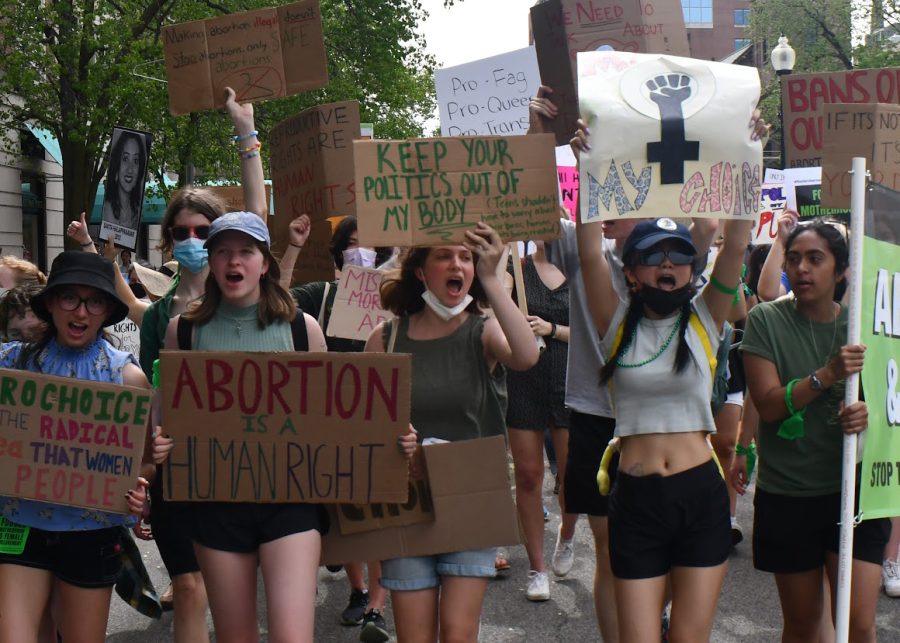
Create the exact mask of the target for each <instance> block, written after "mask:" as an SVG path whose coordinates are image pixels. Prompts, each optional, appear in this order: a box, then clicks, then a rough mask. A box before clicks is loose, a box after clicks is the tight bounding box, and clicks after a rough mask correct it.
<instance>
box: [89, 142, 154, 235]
mask: <svg viewBox="0 0 900 643" xmlns="http://www.w3.org/2000/svg"><path fill="white" fill-rule="evenodd" d="M151 139H152V135H151V134H149V133H147V132H137V131H134V130H128V129H124V128H121V127H115V128H113V132H112V139H111V143H110V152H109V166H108V169H107V171H106V187H105V194H104V197H103V222H102V224H101V225H100V238H101V239H111V240H112V241H113V242H114V243H115V244H116V245H119V246H122V247H125V248H130V249H132V250H134V248H135V245H136V243H137V233H138V226H140V223H141V208H142V206H143V204H144V184H145V181H146V176H147V160H148V158H149V156H150V142H151Z"/></svg>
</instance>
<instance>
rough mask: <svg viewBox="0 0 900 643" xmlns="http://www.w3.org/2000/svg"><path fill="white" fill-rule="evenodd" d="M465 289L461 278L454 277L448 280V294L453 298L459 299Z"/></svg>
mask: <svg viewBox="0 0 900 643" xmlns="http://www.w3.org/2000/svg"><path fill="white" fill-rule="evenodd" d="M462 289H463V280H462V279H461V278H459V277H452V278H450V279H448V280H447V292H448V293H449V294H450V295H452V296H453V297H458V296H459V295H461V294H462Z"/></svg>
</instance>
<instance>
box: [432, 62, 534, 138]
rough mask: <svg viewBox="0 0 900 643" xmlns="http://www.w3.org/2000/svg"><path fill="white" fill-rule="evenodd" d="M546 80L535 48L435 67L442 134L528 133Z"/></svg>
mask: <svg viewBox="0 0 900 643" xmlns="http://www.w3.org/2000/svg"><path fill="white" fill-rule="evenodd" d="M540 85H541V74H540V72H539V71H538V65H537V56H535V53H534V47H525V48H524V49H517V50H516V51H510V52H509V53H505V54H500V55H499V56H491V57H490V58H484V59H482V60H476V61H474V62H470V63H466V64H465V65H457V66H456V67H445V68H444V69H438V70H437V71H435V72H434V88H435V93H436V94H437V100H438V110H439V111H440V114H441V135H443V136H477V135H479V134H482V135H492V134H499V135H504V134H525V133H526V132H527V131H528V102H529V101H530V100H531V97H532V96H534V95H535V94H536V93H537V90H538V87H540Z"/></svg>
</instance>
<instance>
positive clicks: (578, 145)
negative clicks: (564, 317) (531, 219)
mask: <svg viewBox="0 0 900 643" xmlns="http://www.w3.org/2000/svg"><path fill="white" fill-rule="evenodd" d="M587 145H588V135H587V130H586V128H584V126H583V125H581V127H580V129H579V131H578V132H577V133H576V136H575V138H573V139H572V147H573V149H574V150H575V152H576V155H577V154H578V153H579V152H580V151H581V150H583V149H586V146H587ZM576 220H577V221H579V223H578V232H577V234H578V250H579V255H580V259H581V267H582V273H583V275H584V282H585V287H586V289H587V291H588V293H590V295H591V296H590V297H589V303H590V307H591V315H592V317H593V319H594V323H595V325H596V327H597V331H598V332H599V334H600V336H601V338H602V339H601V350H602V351H603V353H604V357H605V359H606V364H605V366H604V367H603V368H602V369H601V372H600V374H599V376H600V378H601V381H604V382H610V383H611V384H612V386H611V395H612V399H613V402H614V405H615V409H616V436H617V437H618V438H619V470H618V474H617V478H616V482H615V485H614V486H613V489H612V492H611V495H610V501H609V502H610V513H609V540H610V544H609V551H610V561H611V566H612V572H613V576H614V585H615V593H616V604H617V612H618V623H619V641H620V643H631V642H634V643H637V642H643V641H651V640H654V639H659V628H660V615H661V614H662V611H663V606H664V604H665V597H666V586H667V579H668V578H669V577H671V588H672V594H671V596H672V613H671V624H670V631H669V632H670V636H671V639H672V640H673V641H708V640H709V636H710V632H711V630H712V623H713V619H714V617H715V612H716V604H717V601H718V597H719V593H720V590H721V587H722V583H723V581H724V579H725V572H726V567H727V560H728V555H729V553H730V551H731V525H730V520H729V515H730V512H729V503H728V492H727V489H726V487H725V481H724V480H723V478H722V475H721V473H720V471H719V469H718V467H717V465H716V463H715V462H714V461H713V459H712V449H711V447H710V445H709V442H708V440H707V436H708V435H710V434H712V433H715V422H714V421H713V416H712V410H711V408H710V396H711V388H712V382H713V375H714V373H713V372H712V370H711V368H710V366H711V364H710V361H709V359H708V357H707V351H706V350H705V348H704V345H703V341H704V339H703V335H705V336H706V341H708V343H709V344H710V350H711V354H712V355H715V353H716V350H717V348H718V345H719V342H720V339H721V332H722V325H723V323H724V321H725V320H726V318H727V316H728V314H729V312H730V310H731V307H732V304H733V301H734V295H735V293H736V292H737V285H738V281H739V278H740V271H741V263H742V260H743V253H744V249H745V248H746V245H747V240H748V238H749V233H750V226H751V225H752V221H733V220H730V221H727V222H726V223H725V225H724V228H725V240H724V243H723V244H722V247H721V249H720V251H719V254H718V256H717V258H716V263H715V267H714V268H713V272H712V279H711V282H712V285H713V287H707V288H705V289H704V290H703V292H702V293H701V294H699V295H698V294H697V293H696V291H695V288H694V278H695V275H694V267H693V264H694V259H695V256H696V249H695V246H694V244H693V241H692V240H691V235H690V233H689V232H688V230H687V228H686V227H685V226H683V225H681V224H678V223H675V222H674V221H672V220H671V219H656V220H647V221H642V222H641V223H638V224H637V225H636V226H635V227H634V229H633V230H632V232H631V234H630V235H629V236H628V238H627V239H626V241H625V246H624V248H623V263H624V274H625V278H626V280H627V282H628V285H629V290H630V293H629V294H630V296H629V297H628V298H627V299H626V300H620V299H619V296H618V295H617V294H616V290H615V288H614V287H613V281H612V275H611V272H610V266H609V263H608V262H607V260H606V257H605V255H604V254H603V253H602V252H601V250H600V249H601V243H600V239H601V235H602V229H601V226H600V225H595V224H582V223H580V221H581V217H580V216H577V217H576ZM698 326H702V329H699V328H698ZM701 332H702V335H701Z"/></svg>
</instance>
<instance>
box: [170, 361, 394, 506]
mask: <svg viewBox="0 0 900 643" xmlns="http://www.w3.org/2000/svg"><path fill="white" fill-rule="evenodd" d="M160 376H161V380H160V382H161V385H162V396H163V397H162V399H163V408H164V409H165V412H164V418H163V421H164V423H165V427H166V429H165V430H166V432H167V433H168V434H170V435H171V436H172V437H173V438H175V448H174V450H173V451H172V452H171V454H170V455H169V458H168V459H167V460H166V463H165V465H164V466H163V470H162V472H161V475H162V476H164V477H163V483H164V487H165V489H166V493H167V494H168V495H167V497H168V499H170V500H188V501H217V502H314V503H328V502H350V503H362V504H367V503H370V502H406V494H407V492H408V488H407V480H408V467H407V464H406V459H405V458H404V456H403V454H402V453H401V452H400V450H399V448H398V447H397V438H398V437H399V436H400V435H402V434H404V433H406V432H407V431H408V429H409V412H410V357H409V355H375V354H368V353H354V354H352V355H349V354H331V353H207V352H198V351H163V352H162V354H161V373H160Z"/></svg>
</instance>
